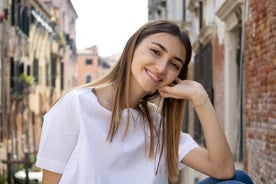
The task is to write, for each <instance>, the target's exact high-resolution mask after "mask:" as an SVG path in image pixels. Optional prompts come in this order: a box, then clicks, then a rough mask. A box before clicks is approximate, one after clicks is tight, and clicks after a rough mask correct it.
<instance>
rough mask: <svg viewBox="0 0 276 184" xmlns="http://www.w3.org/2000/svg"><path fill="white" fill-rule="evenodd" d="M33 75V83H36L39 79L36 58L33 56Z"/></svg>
mask: <svg viewBox="0 0 276 184" xmlns="http://www.w3.org/2000/svg"><path fill="white" fill-rule="evenodd" d="M33 67H34V68H33V76H34V82H35V83H38V81H39V75H38V67H39V66H38V59H37V58H34V61H33Z"/></svg>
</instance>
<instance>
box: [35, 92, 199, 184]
mask: <svg viewBox="0 0 276 184" xmlns="http://www.w3.org/2000/svg"><path fill="white" fill-rule="evenodd" d="M130 110H131V113H133V116H134V117H137V116H138V124H137V125H136V126H135V127H134V126H133V121H132V120H131V118H130V126H129V129H128V133H127V135H126V137H125V139H123V135H124V130H125V125H126V121H127V109H124V110H123V111H122V115H121V118H122V120H121V122H120V123H121V124H120V127H119V129H118V132H117V134H116V135H115V136H114V138H113V140H112V142H110V141H108V140H107V133H108V129H109V123H110V118H111V111H109V110H107V109H105V108H104V107H103V106H101V105H100V103H99V101H98V99H97V97H96V96H95V94H94V93H93V92H92V91H91V89H89V88H79V89H75V90H72V91H71V92H69V93H67V94H66V95H65V96H63V97H62V98H61V99H60V100H59V101H58V102H57V103H56V104H55V105H54V106H53V107H52V108H51V109H50V110H49V112H48V113H47V114H46V115H45V116H44V123H43V128H42V134H41V140H40V145H39V152H38V156H37V162H36V165H37V166H38V167H40V168H43V169H47V170H50V171H53V172H56V173H61V174H62V178H61V181H60V183H61V184H113V183H115V184H117V183H120V184H129V183H131V184H141V183H143V184H163V183H164V184H167V183H168V176H167V174H166V171H165V170H166V167H165V161H164V159H163V158H162V159H161V163H160V166H159V170H158V173H157V175H156V174H155V171H156V168H157V164H158V159H159V154H157V157H156V158H155V159H152V160H150V159H148V157H147V155H148V149H147V148H149V146H145V144H147V143H149V141H145V140H148V138H149V136H148V135H149V133H147V132H148V131H147V128H146V127H144V126H145V125H144V124H143V123H142V119H143V118H142V117H141V116H140V115H138V111H136V110H135V109H130ZM153 116H154V119H158V117H160V115H159V114H157V112H155V113H154V115H153ZM145 142H146V143H145ZM196 147H198V145H197V144H196V142H195V141H194V140H193V139H192V138H191V136H190V135H188V134H185V133H182V134H181V140H180V146H179V163H180V164H179V165H180V167H183V165H182V164H181V162H180V161H181V160H182V158H183V157H184V156H185V155H186V154H187V153H188V152H189V151H191V150H192V149H194V148H196ZM163 155H164V154H163Z"/></svg>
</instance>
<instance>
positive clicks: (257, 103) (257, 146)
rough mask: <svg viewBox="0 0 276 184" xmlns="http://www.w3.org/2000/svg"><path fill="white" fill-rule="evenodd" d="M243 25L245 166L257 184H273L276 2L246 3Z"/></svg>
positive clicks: (275, 169)
mask: <svg viewBox="0 0 276 184" xmlns="http://www.w3.org/2000/svg"><path fill="white" fill-rule="evenodd" d="M248 2H249V4H248V15H247V21H246V25H245V50H244V56H245V63H244V67H245V68H244V70H245V73H244V74H245V84H244V87H245V93H244V96H245V101H244V103H245V121H244V123H245V130H246V132H245V136H246V142H245V143H246V154H245V160H246V163H245V166H246V170H248V172H249V174H250V175H251V176H252V178H253V179H254V181H255V183H258V184H273V183H276V1H275V0H250V1H248Z"/></svg>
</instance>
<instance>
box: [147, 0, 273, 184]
mask: <svg viewBox="0 0 276 184" xmlns="http://www.w3.org/2000/svg"><path fill="white" fill-rule="evenodd" d="M275 4H276V2H275V1H273V0H263V1H261V2H260V1H257V0H220V1H215V0H181V1H176V0H171V1H166V0H149V19H150V20H152V19H164V18H165V19H169V20H172V21H174V22H176V23H178V24H179V25H180V26H181V28H182V29H183V30H184V31H186V32H188V34H189V36H190V38H191V41H192V45H193V57H192V60H191V64H190V66H189V69H190V71H189V78H190V79H193V80H196V81H199V82H200V83H201V84H203V86H204V87H205V89H206V91H207V93H208V95H209V97H210V99H211V101H212V103H213V105H214V107H215V111H216V113H217V116H218V119H219V121H220V123H221V125H222V127H223V129H224V131H225V135H226V137H227V140H228V142H229V145H230V148H231V151H232V154H233V158H234V160H235V163H236V167H237V168H241V169H244V170H245V171H247V172H248V173H249V174H250V175H251V176H252V178H253V180H254V182H255V183H263V184H270V183H271V184H272V183H275V178H276V177H275V174H276V173H275V170H276V168H275V167H276V161H275V159H276V156H275V153H276V150H275V146H276V142H275V136H274V135H276V127H275V110H274V109H275V104H276V101H275V98H276V97H275V91H276V89H275V84H276V77H275V76H276V70H275V67H276V62H275V53H276V52H275V43H276V42H275V37H276V36H275V34H276V31H275V29H273V28H274V27H275V23H276V19H275V11H274V10H275ZM186 111H187V112H186V115H187V117H186V118H185V119H184V131H188V132H189V133H190V134H191V135H192V136H193V137H194V138H195V140H197V142H198V143H199V144H201V145H203V146H204V135H203V133H202V131H201V127H200V124H199V121H198V119H197V117H196V115H195V113H194V111H193V109H192V108H191V107H190V106H189V105H188V106H187V108H186ZM204 177H206V176H204V175H202V174H200V173H198V172H196V171H194V170H193V169H189V168H185V169H183V170H182V173H181V176H180V178H181V180H180V183H195V182H196V181H198V180H199V179H201V178H204Z"/></svg>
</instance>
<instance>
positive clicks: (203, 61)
mask: <svg viewBox="0 0 276 184" xmlns="http://www.w3.org/2000/svg"><path fill="white" fill-rule="evenodd" d="M212 62H213V58H212V44H211V42H209V43H207V44H206V45H205V46H202V45H200V48H199V51H198V53H197V54H196V55H195V76H194V78H195V81H198V82H200V83H201V84H202V85H203V86H204V88H205V89H206V92H207V93H208V96H209V98H210V100H211V102H212V103H213V77H212V74H213V72H212ZM194 118H195V119H194V139H195V140H196V141H197V142H198V143H200V144H204V145H205V137H204V135H203V131H202V127H201V124H200V122H199V118H198V116H197V115H196V114H195V117H194Z"/></svg>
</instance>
